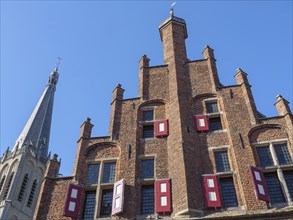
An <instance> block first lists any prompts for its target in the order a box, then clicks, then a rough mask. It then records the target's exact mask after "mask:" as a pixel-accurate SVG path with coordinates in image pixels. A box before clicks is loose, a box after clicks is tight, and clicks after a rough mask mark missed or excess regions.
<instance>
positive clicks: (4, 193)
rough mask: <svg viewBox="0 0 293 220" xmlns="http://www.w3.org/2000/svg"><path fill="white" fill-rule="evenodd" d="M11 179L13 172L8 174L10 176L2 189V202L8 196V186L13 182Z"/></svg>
mask: <svg viewBox="0 0 293 220" xmlns="http://www.w3.org/2000/svg"><path fill="white" fill-rule="evenodd" d="M13 177H14V172H12V173H11V174H10V176H9V177H8V181H7V184H6V186H5V188H4V192H3V196H2V200H5V199H6V198H7V195H8V192H9V189H10V186H11V183H12V180H13Z"/></svg>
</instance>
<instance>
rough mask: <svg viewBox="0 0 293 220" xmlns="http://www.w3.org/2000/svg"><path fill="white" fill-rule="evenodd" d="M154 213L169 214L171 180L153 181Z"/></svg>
mask: <svg viewBox="0 0 293 220" xmlns="http://www.w3.org/2000/svg"><path fill="white" fill-rule="evenodd" d="M155 203H156V213H161V212H165V213H168V212H171V208H172V206H171V179H159V180H155Z"/></svg>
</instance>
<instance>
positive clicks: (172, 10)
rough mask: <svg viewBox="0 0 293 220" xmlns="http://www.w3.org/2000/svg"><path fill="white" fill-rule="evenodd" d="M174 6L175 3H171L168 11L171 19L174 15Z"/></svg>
mask: <svg viewBox="0 0 293 220" xmlns="http://www.w3.org/2000/svg"><path fill="white" fill-rule="evenodd" d="M175 4H176V2H173V3H172V5H171V9H170V14H171V16H172V17H173V15H174V5H175Z"/></svg>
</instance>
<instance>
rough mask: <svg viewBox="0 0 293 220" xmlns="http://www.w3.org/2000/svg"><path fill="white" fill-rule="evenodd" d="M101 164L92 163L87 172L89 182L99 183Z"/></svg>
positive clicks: (89, 183) (90, 183)
mask: <svg viewBox="0 0 293 220" xmlns="http://www.w3.org/2000/svg"><path fill="white" fill-rule="evenodd" d="M99 173H100V164H99V163H98V164H90V165H89V167H88V173H87V184H88V185H92V184H97V183H98V180H99Z"/></svg>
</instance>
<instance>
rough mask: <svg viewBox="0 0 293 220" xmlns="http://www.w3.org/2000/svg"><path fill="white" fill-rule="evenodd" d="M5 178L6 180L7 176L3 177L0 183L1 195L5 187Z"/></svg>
mask: <svg viewBox="0 0 293 220" xmlns="http://www.w3.org/2000/svg"><path fill="white" fill-rule="evenodd" d="M5 178H6V176H5V175H4V176H2V179H1V181H0V193H1V190H2V187H3V185H4V181H5Z"/></svg>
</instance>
